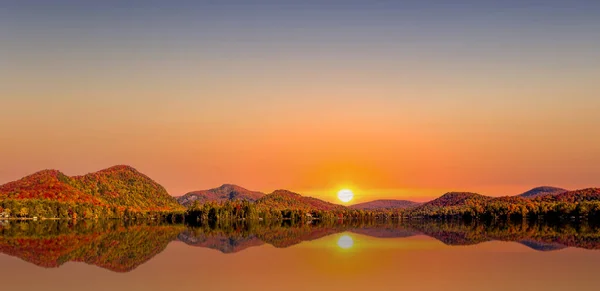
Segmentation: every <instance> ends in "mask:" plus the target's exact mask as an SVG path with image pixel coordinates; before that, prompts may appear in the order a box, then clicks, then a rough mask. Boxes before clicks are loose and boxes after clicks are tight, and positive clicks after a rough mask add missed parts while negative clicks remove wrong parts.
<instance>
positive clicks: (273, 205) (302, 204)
mask: <svg viewBox="0 0 600 291" xmlns="http://www.w3.org/2000/svg"><path fill="white" fill-rule="evenodd" d="M256 204H257V205H258V206H259V207H261V208H268V209H274V210H286V209H294V210H295V209H297V210H326V211H327V210H343V209H345V208H346V207H344V206H342V205H338V204H333V203H329V202H326V201H323V200H320V199H317V198H313V197H305V196H302V195H300V194H298V193H294V192H291V191H288V190H275V191H274V192H273V193H271V194H267V195H265V196H264V197H262V198H260V199H258V200H256Z"/></svg>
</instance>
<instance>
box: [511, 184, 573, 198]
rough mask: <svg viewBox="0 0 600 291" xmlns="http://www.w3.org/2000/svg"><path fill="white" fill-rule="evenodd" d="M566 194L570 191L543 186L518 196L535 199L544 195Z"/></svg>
mask: <svg viewBox="0 0 600 291" xmlns="http://www.w3.org/2000/svg"><path fill="white" fill-rule="evenodd" d="M565 192H568V190H566V189H563V188H557V187H551V186H541V187H536V188H533V189H531V190H529V191H527V192H524V193H521V194H519V195H517V196H519V197H523V198H535V197H538V196H543V195H558V194H562V193H565Z"/></svg>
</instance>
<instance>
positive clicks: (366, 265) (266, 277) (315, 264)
mask: <svg viewBox="0 0 600 291" xmlns="http://www.w3.org/2000/svg"><path fill="white" fill-rule="evenodd" d="M0 235H1V236H0V278H2V281H1V282H2V283H1V284H2V289H3V290H36V291H40V290H43V291H53V290H61V291H63V290H144V291H146V290H148V291H151V290H598V289H599V288H600V276H598V275H597V270H599V269H600V228H598V226H596V225H589V224H587V223H586V224H582V223H561V224H549V223H541V224H540V223H527V222H517V223H498V224H492V223H488V224H485V223H479V222H463V221H450V222H442V221H408V222H387V223H377V222H369V223H363V222H347V221H346V222H341V221H340V222H331V223H308V224H299V225H293V224H290V223H287V222H283V223H282V222H273V223H260V224H247V223H234V224H226V225H214V224H213V225H198V226H189V225H183V224H168V223H160V222H153V221H150V222H148V221H129V222H126V221H119V220H111V221H76V222H74V221H4V222H1V224H0Z"/></svg>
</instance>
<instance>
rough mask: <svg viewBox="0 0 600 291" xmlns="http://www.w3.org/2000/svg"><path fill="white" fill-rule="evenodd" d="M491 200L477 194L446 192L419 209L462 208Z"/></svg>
mask: <svg viewBox="0 0 600 291" xmlns="http://www.w3.org/2000/svg"><path fill="white" fill-rule="evenodd" d="M490 199H492V198H491V197H487V196H483V195H481V194H477V193H470V192H448V193H446V194H444V195H442V196H441V197H439V198H437V199H434V200H432V201H429V202H427V203H424V204H423V205H421V206H420V207H450V206H462V205H469V204H474V203H479V202H485V201H488V200H490Z"/></svg>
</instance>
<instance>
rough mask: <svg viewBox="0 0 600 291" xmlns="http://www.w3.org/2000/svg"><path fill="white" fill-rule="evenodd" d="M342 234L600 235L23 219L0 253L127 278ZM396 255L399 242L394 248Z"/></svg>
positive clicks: (578, 238) (596, 241)
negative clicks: (166, 257)
mask: <svg viewBox="0 0 600 291" xmlns="http://www.w3.org/2000/svg"><path fill="white" fill-rule="evenodd" d="M338 233H339V234H342V233H344V234H342V235H341V236H340V237H339V238H338V239H337V241H335V242H332V244H333V246H335V244H337V246H336V247H339V248H341V249H344V250H347V249H351V248H352V247H353V246H354V244H355V239H357V238H353V236H352V235H351V234H356V235H358V236H360V237H361V240H362V239H363V237H366V238H368V239H369V240H384V239H389V238H396V239H407V238H411V237H413V236H417V235H426V236H428V237H431V238H434V239H436V240H438V241H440V242H442V243H443V244H446V245H450V246H457V245H463V246H469V245H477V244H480V243H483V242H488V241H510V242H516V243H519V244H521V245H523V246H526V247H528V248H530V249H533V250H536V251H542V252H549V251H558V250H563V249H566V248H569V247H576V248H584V249H600V230H599V228H598V227H597V226H595V225H589V224H572V223H569V224H536V223H525V222H520V223H500V224H482V223H465V222H462V221H451V222H443V221H408V222H395V223H383V224H382V223H374V222H370V223H365V222H348V221H345V222H332V223H314V224H299V225H293V224H290V223H289V222H286V223H281V222H275V223H261V224H249V223H234V224H222V225H215V224H213V225H199V226H186V225H181V224H166V223H158V222H141V221H138V222H131V221H130V222H124V221H118V220H112V221H96V222H94V221H80V222H72V221H37V222H36V221H22V222H16V221H11V222H3V223H2V224H1V225H0V253H3V254H6V255H9V256H13V257H17V258H20V259H22V260H24V261H27V262H29V263H32V264H35V265H37V266H40V267H45V268H56V267H60V266H61V265H63V264H64V263H66V262H84V263H86V264H90V265H95V266H98V267H101V268H104V269H107V270H111V271H114V272H128V271H131V270H133V269H135V268H137V267H138V266H140V265H142V264H144V263H145V262H147V261H149V260H150V259H152V258H153V257H154V256H156V255H157V254H159V253H161V252H162V251H163V250H164V249H165V248H166V247H167V245H168V244H169V243H170V242H173V241H179V242H183V243H185V244H186V245H187V246H188V247H197V248H209V249H213V250H217V251H219V252H221V253H224V254H234V253H239V252H242V251H246V250H248V249H250V248H256V247H261V246H264V245H270V246H273V247H275V248H288V247H291V246H294V245H297V244H299V243H301V242H307V241H315V240H320V239H321V238H324V237H327V236H330V235H332V234H338ZM393 243H394V245H395V246H397V247H398V249H400V248H401V245H402V244H401V243H399V242H396V241H394V242H393Z"/></svg>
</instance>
